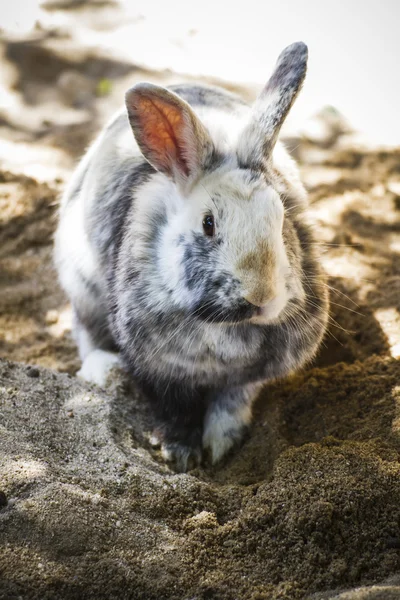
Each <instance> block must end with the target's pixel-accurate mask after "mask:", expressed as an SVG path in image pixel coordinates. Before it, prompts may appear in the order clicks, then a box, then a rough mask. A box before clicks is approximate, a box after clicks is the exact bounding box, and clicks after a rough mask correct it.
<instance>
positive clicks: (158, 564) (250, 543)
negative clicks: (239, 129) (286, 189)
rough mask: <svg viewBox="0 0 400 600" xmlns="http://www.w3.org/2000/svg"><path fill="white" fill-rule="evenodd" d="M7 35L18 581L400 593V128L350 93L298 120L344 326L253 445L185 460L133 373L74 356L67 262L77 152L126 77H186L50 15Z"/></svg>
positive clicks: (7, 293)
mask: <svg viewBox="0 0 400 600" xmlns="http://www.w3.org/2000/svg"><path fill="white" fill-rule="evenodd" d="M61 47H62V48H64V50H63V53H60V51H59V48H61ZM2 52H3V66H4V69H3V74H4V73H5V74H6V75H7V77H6V76H5V75H4V77H5V79H4V77H3V85H4V86H5V88H6V89H7V90H8V91H9V93H10V94H12V95H13V97H14V99H15V101H16V102H17V103H18V102H19V103H20V104H19V106H20V108H21V112H20V118H18V119H17V118H16V116H15V113H12V111H11V112H8V113H7V111H4V112H3V113H1V119H0V137H1V140H2V144H0V240H1V242H0V273H1V294H0V353H1V356H2V357H3V359H2V360H1V362H0V598H1V599H7V600H17V599H21V598H22V599H24V600H25V599H35V600H36V599H37V600H45V599H51V600H53V599H56V600H58V599H65V600H69V599H85V600H90V599H93V600H101V599H103V598H104V599H107V600H111V599H113V600H114V599H115V600H119V599H127V600H128V599H132V600H134V599H144V600H153V599H154V600H163V599H168V600H203V599H204V600H205V599H216V600H228V599H229V600H242V599H243V600H274V599H287V600H292V599H293V600H296V599H303V598H309V599H314V600H318V599H321V600H322V599H328V598H330V599H333V598H340V599H341V600H350V599H355V598H357V599H361V598H362V599H364V598H365V599H375V600H377V599H385V600H386V599H388V600H390V599H392V598H400V554H399V552H400V462H399V450H400V361H399V360H398V358H399V356H400V220H399V214H400V212H399V211H400V149H388V148H386V149H385V148H374V147H370V146H367V145H365V144H364V143H362V142H361V141H360V140H359V138H358V137H357V136H356V135H354V134H353V133H351V132H350V131H349V128H348V127H347V126H346V125H345V123H344V121H343V119H342V118H341V116H340V115H338V114H337V113H336V112H335V111H333V109H330V110H325V111H324V112H323V113H321V114H320V115H319V116H318V117H316V118H315V119H314V121H313V123H312V124H311V125H312V126H311V125H310V126H309V128H308V129H307V128H305V130H304V132H303V134H302V135H300V134H299V135H297V136H296V137H292V138H291V139H290V140H288V146H289V148H290V149H292V150H293V153H294V154H295V156H296V157H297V158H298V160H299V161H300V164H301V169H302V175H303V179H304V181H305V183H306V185H307V188H308V190H309V194H310V201H311V212H312V217H313V219H314V220H315V222H316V225H317V228H318V239H319V243H321V245H322V249H323V256H322V260H323V263H324V266H325V268H326V270H327V272H328V274H329V285H330V287H331V302H332V304H331V320H330V327H329V332H328V334H327V336H326V338H325V340H324V344H323V346H322V347H321V351H320V353H319V355H318V357H317V359H316V361H315V363H314V364H313V365H311V366H310V367H309V368H307V369H306V370H304V371H303V372H301V373H299V374H297V375H295V376H294V377H292V378H291V379H289V380H285V381H282V382H277V383H275V384H273V385H269V386H267V387H266V388H265V389H264V390H263V392H262V393H261V395H260V398H259V400H258V402H257V405H256V409H255V415H254V424H253V427H252V430H251V433H250V435H249V436H248V438H247V439H246V440H245V442H244V444H243V446H242V448H241V449H239V450H237V451H236V452H235V453H232V454H231V455H230V456H229V457H228V458H227V459H226V460H225V461H224V462H223V463H222V464H221V465H218V467H215V468H211V467H210V466H207V465H205V466H203V467H202V468H198V469H195V470H193V471H191V472H190V473H188V474H179V475H178V474H175V473H174V472H173V471H171V470H170V469H169V468H168V467H167V466H166V465H165V464H163V462H162V460H161V458H160V456H159V455H158V454H157V452H156V451H154V450H152V449H151V448H150V446H149V444H148V442H147V434H148V431H149V428H150V423H151V419H150V416H149V414H148V412H147V407H146V404H145V402H144V400H143V398H141V397H140V394H138V392H137V390H136V389H135V385H134V382H131V381H129V380H128V379H127V378H126V376H124V375H123V374H122V373H119V372H117V371H116V372H114V373H113V376H112V377H111V379H110V381H109V385H108V387H107V389H106V390H100V389H98V388H96V387H95V386H88V385H85V384H83V383H81V382H80V381H79V380H78V379H77V378H76V377H75V376H74V374H75V373H76V371H77V369H78V368H79V361H78V357H77V353H76V348H75V345H74V343H73V341H72V339H71V334H70V311H69V307H68V302H67V299H66V298H65V296H64V295H63V292H62V291H61V290H60V288H59V287H58V284H57V281H56V274H55V272H54V269H53V266H52V237H53V233H54V229H55V225H56V211H57V202H58V198H59V194H60V191H61V189H62V186H63V184H64V182H65V181H66V180H67V178H68V174H69V173H70V172H71V169H72V168H73V165H74V163H75V161H76V159H77V157H78V156H80V154H81V153H82V152H83V150H84V148H85V145H86V144H87V143H88V141H89V140H90V139H91V138H92V137H93V135H94V134H95V132H96V131H98V130H99V128H100V126H101V125H102V123H104V120H105V119H106V118H107V117H108V116H109V115H110V113H111V112H112V110H113V109H114V108H115V107H116V106H117V105H118V104H119V103H120V99H121V97H122V96H121V93H122V90H123V89H125V88H127V87H129V85H132V82H134V81H135V80H137V79H139V78H142V79H143V78H148V79H151V80H152V81H161V82H163V83H168V82H170V81H172V80H173V81H176V80H177V77H176V76H174V75H173V74H171V73H158V74H157V73H150V72H148V71H143V70H140V69H139V68H138V67H137V66H136V65H134V64H119V63H114V62H113V61H112V60H111V59H109V58H106V57H104V56H102V55H101V51H100V50H99V51H98V53H97V54H96V53H93V51H91V54H90V55H88V53H87V52H86V51H84V50H82V48H81V47H80V46H75V45H74V42H73V38H71V37H69V38H68V37H67V38H65V35H64V38H63V37H60V35H58V34H55V33H54V32H53V34H52V35H50V36H49V34H48V32H47V31H44V32H43V31H41V30H38V31H37V32H36V33H35V35H34V36H33V37H32V39H30V40H26V39H23V40H18V39H13V40H9V39H8V38H7V37H5V38H4V40H3V42H2ZM32 56H36V57H40V61H39V60H38V59H37V60H36V62H35V61H33V62H32ZM39 62H40V65H41V66H40V68H38V67H37V64H38V63H39ZM66 72H67V75H66V74H65V73H66ZM68 78H69V79H68ZM60 81H61V83H60ZM65 81H67V84H65ZM54 82H56V84H54ZM71 82H72V83H71ZM128 82H129V84H128ZM74 86H75V87H74ZM99 86H100V87H99ZM231 87H233V86H231ZM66 90H67V92H68V93H66ZM74 90H75V91H74ZM83 91H84V92H85V93H84V94H83ZM239 91H241V90H239ZM247 93H248V96H251V90H248V92H247ZM22 107H23V110H22Z"/></svg>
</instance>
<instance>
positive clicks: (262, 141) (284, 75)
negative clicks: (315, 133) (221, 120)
mask: <svg viewBox="0 0 400 600" xmlns="http://www.w3.org/2000/svg"><path fill="white" fill-rule="evenodd" d="M307 57H308V51H307V46H306V45H305V44H303V42H296V43H295V44H291V45H290V46H288V47H287V48H285V49H284V50H283V52H282V53H281V54H280V56H279V58H278V61H277V63H276V67H275V70H274V72H273V74H272V76H271V78H270V80H269V81H268V83H267V85H266V86H265V87H264V89H263V91H262V92H261V94H260V96H259V97H258V99H257V100H256V102H255V104H254V107H253V111H252V115H251V119H250V122H249V123H248V125H247V126H246V128H245V129H244V131H243V134H242V136H241V138H240V141H239V147H238V157H239V162H240V164H243V165H247V166H252V165H262V163H263V162H264V161H265V160H267V161H268V160H270V158H271V154H272V150H273V149H274V146H275V143H276V141H277V139H278V135H279V131H280V128H281V126H282V124H283V122H284V120H285V118H286V116H287V114H288V112H289V110H290V108H291V106H292V104H293V102H294V101H295V99H296V96H297V94H298V93H299V91H300V89H301V86H302V84H303V81H304V78H305V76H306V71H307Z"/></svg>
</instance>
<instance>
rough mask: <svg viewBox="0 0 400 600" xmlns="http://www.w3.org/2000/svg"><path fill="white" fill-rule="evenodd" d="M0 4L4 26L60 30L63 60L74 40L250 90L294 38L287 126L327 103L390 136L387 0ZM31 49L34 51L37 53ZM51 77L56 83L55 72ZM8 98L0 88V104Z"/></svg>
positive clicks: (392, 44) (397, 40) (397, 138)
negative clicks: (302, 79)
mask: <svg viewBox="0 0 400 600" xmlns="http://www.w3.org/2000/svg"><path fill="white" fill-rule="evenodd" d="M0 4H1V5H3V10H2V19H1V23H2V28H3V31H4V32H5V33H6V34H12V35H14V36H18V35H19V36H22V35H25V36H26V35H27V34H33V32H35V34H36V38H38V37H40V32H41V33H42V34H43V30H44V31H46V32H47V34H51V35H52V37H53V42H55V39H57V38H60V36H61V37H62V38H63V42H61V41H60V40H59V42H60V43H58V44H57V47H58V50H59V51H60V52H61V53H63V52H64V51H65V53H66V54H65V55H64V58H65V60H68V59H69V58H70V55H69V51H70V49H71V44H72V42H71V40H73V41H74V43H75V44H76V45H78V46H79V47H80V48H81V49H83V48H85V49H87V50H89V49H101V51H102V53H103V54H105V55H107V56H108V57H109V58H110V59H113V60H118V61H123V62H124V64H125V66H126V69H128V65H135V66H139V67H145V68H148V69H151V70H156V71H164V72H165V71H166V70H171V71H173V72H175V73H177V74H182V75H189V76H194V77H199V76H203V77H208V78H210V77H211V78H215V79H220V80H224V81H226V82H230V83H232V84H234V85H235V86H237V85H238V84H240V85H242V86H245V87H247V88H248V89H249V90H252V91H253V90H254V91H255V90H257V89H258V88H259V86H261V85H262V84H263V83H264V82H265V81H266V79H267V77H268V74H269V73H270V71H271V69H272V67H273V64H274V62H275V60H276V57H277V55H278V54H279V52H280V51H281V49H282V48H283V47H284V46H286V45H288V44H290V43H291V42H293V41H296V40H303V41H305V42H306V43H307V44H308V46H309V50H310V60H309V74H308V78H307V81H306V85H305V87H304V91H303V94H302V96H301V98H300V99H299V100H298V102H297V104H296V107H295V109H294V110H293V115H291V121H290V123H289V125H291V126H293V127H295V126H297V125H298V124H299V123H301V122H304V120H305V119H306V117H308V116H310V115H312V114H314V113H315V112H316V111H317V110H318V109H319V108H321V107H322V106H324V105H332V106H334V107H335V108H337V109H338V110H339V111H341V112H342V113H343V114H344V115H345V117H346V118H347V119H348V120H349V122H350V123H351V124H352V126H353V127H354V128H355V129H357V130H359V131H361V132H363V134H364V135H365V136H367V138H368V139H371V140H373V141H375V142H378V143H383V144H398V143H399V142H400V120H399V118H398V93H399V87H400V86H399V68H398V60H399V50H400V37H399V35H398V31H397V28H398V24H399V17H400V3H399V2H397V0H351V1H347V0H336V1H335V2H319V1H318V0H305V1H303V2H298V1H297V0H280V2H268V1H264V2H260V0H247V1H246V2H245V3H239V2H238V3H235V2H226V1H223V0H222V1H220V2H216V1H215V0H202V1H201V2H187V1H185V0H169V1H168V2H160V0H125V1H120V2H116V1H113V0H108V1H107V0H92V1H90V0H86V1H84V0H46V1H40V0H13V1H12V2H10V1H9V0H2V2H0ZM63 47H64V49H63ZM36 59H37V61H40V56H37V57H36ZM31 66H32V67H33V64H32V65H31ZM100 74H103V75H108V76H111V78H115V77H116V76H117V75H118V73H112V72H107V73H106V72H104V73H100ZM119 74H121V73H119ZM49 78H50V74H49ZM52 83H53V84H54V85H57V80H56V78H55V79H54V80H53V81H52ZM62 83H64V84H65V85H66V86H67V87H68V85H67V83H66V82H65V81H64V82H62ZM105 85H106V84H105ZM105 91H107V90H106V87H104V89H103V92H105ZM82 95H83V91H82ZM40 100H41V101H42V102H44V101H45V98H43V96H42V97H41V98H40ZM11 102H12V98H10V97H8V98H7V94H5V95H4V92H3V94H2V96H1V98H0V105H2V106H5V105H7V104H8V105H9V104H10V103H11Z"/></svg>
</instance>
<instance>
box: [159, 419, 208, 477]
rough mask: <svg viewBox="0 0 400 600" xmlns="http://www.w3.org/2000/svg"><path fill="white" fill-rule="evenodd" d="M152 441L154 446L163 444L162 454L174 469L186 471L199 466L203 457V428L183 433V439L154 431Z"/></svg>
mask: <svg viewBox="0 0 400 600" xmlns="http://www.w3.org/2000/svg"><path fill="white" fill-rule="evenodd" d="M150 443H151V445H152V446H153V447H157V446H161V456H162V457H163V459H164V460H165V462H167V463H168V464H169V465H170V467H171V468H172V469H174V471H177V472H178V473H186V471H190V469H194V468H195V467H197V466H199V465H200V463H201V459H202V449H201V430H200V429H199V430H197V429H196V430H194V431H192V432H190V434H189V435H182V439H181V440H178V439H176V436H174V437H173V438H172V439H169V437H168V436H165V435H163V434H161V433H160V432H159V431H154V432H153V434H152V436H151V438H150Z"/></svg>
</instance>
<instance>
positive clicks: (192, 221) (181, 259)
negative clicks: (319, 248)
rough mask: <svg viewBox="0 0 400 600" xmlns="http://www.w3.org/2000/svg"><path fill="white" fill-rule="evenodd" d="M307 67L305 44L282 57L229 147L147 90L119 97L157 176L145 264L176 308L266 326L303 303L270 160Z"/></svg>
mask: <svg viewBox="0 0 400 600" xmlns="http://www.w3.org/2000/svg"><path fill="white" fill-rule="evenodd" d="M306 66H307V47H306V46H305V45H304V44H303V43H296V44H292V45H291V46H289V47H288V48H286V49H285V50H284V51H283V52H282V54H281V55H280V57H279V59H278V62H277V65H276V68H275V71H274V72H273V75H272V76H271V78H270V80H269V81H268V83H267V85H266V86H265V88H264V90H263V91H262V93H261V95H260V96H259V98H258V100H257V101H256V103H255V105H254V106H253V108H252V110H251V111H249V112H248V113H247V117H246V119H245V120H244V121H241V122H240V131H239V134H238V135H237V139H236V141H235V144H234V147H230V148H228V149H227V148H226V146H225V148H224V149H222V146H221V144H218V142H216V141H215V140H214V141H213V139H212V138H211V135H210V133H209V131H208V130H207V128H206V127H205V125H204V124H203V123H202V122H201V120H200V119H199V117H198V116H197V115H196V114H195V112H194V111H193V109H192V108H191V107H190V106H189V105H188V104H187V103H186V102H185V101H184V100H182V99H181V98H180V97H178V96H177V95H176V94H174V93H173V92H171V91H169V90H166V89H165V88H161V87H158V86H154V85H152V84H148V83H141V84H137V85H136V86H134V87H133V88H132V89H131V90H129V91H128V92H127V95H126V103H127V108H128V115H129V119H130V123H131V126H132V129H133V132H134V135H135V138H136V140H137V143H138V144H139V147H140V149H141V151H142V153H143V155H144V157H145V158H146V159H147V161H148V162H149V163H150V164H151V165H152V166H153V167H154V168H155V169H156V171H158V172H159V173H160V175H159V176H158V177H157V176H156V177H154V178H152V181H151V182H149V183H148V184H147V186H144V188H143V192H142V198H141V201H140V204H141V208H140V210H142V212H143V214H144V217H143V219H142V220H143V222H144V221H145V220H146V215H147V218H148V221H149V222H150V221H153V223H154V222H156V221H157V217H155V215H156V213H157V210H159V217H158V224H157V232H156V236H155V237H156V240H155V241H154V240H153V241H154V244H155V245H156V252H155V255H153V257H154V260H155V262H156V263H157V272H158V273H159V276H160V281H159V284H160V285H161V286H162V287H163V289H164V290H166V291H167V292H168V294H169V296H168V297H169V298H170V300H171V303H172V304H173V305H174V306H175V307H177V308H179V309H181V310H185V311H189V312H194V313H196V314H197V315H198V316H199V317H202V318H204V319H207V320H212V321H215V322H222V321H228V322H238V321H242V320H251V321H252V322H255V323H270V322H278V321H279V320H281V319H283V318H284V315H285V309H286V308H287V307H288V305H289V304H290V303H291V304H292V305H293V304H296V303H302V301H303V299H304V296H305V294H304V289H303V285H302V270H301V264H302V259H301V253H302V250H301V244H300V241H299V235H298V232H297V231H296V225H295V222H294V219H293V218H292V216H291V214H290V212H288V211H285V207H284V198H283V197H282V195H281V193H280V192H281V191H282V190H280V189H279V185H278V184H277V176H276V172H275V169H274V166H273V162H272V154H273V150H274V147H275V143H276V141H277V137H278V134H279V130H280V128H281V125H282V123H283V121H284V119H285V117H286V115H287V114H288V112H289V109H290V107H291V106H292V104H293V102H294V99H295V97H296V95H297V93H298V92H299V90H300V88H301V85H302V83H303V80H304V77H305V73H306ZM165 176H167V178H166V177H165ZM146 203H147V205H146ZM157 207H158V208H157ZM153 211H154V212H153ZM153 238H154V236H153Z"/></svg>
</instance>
